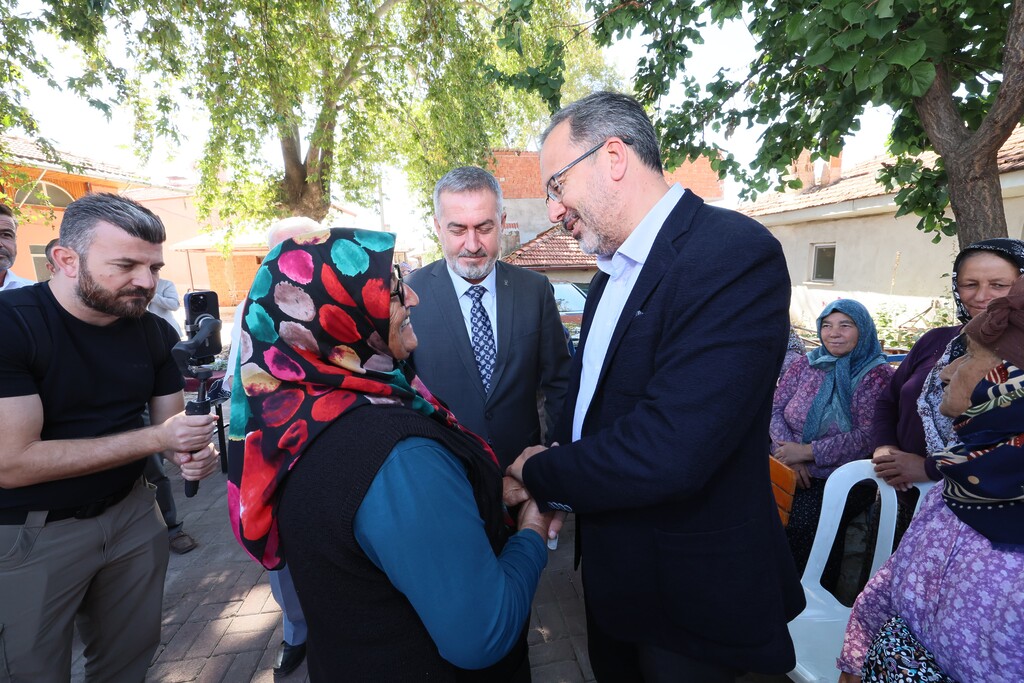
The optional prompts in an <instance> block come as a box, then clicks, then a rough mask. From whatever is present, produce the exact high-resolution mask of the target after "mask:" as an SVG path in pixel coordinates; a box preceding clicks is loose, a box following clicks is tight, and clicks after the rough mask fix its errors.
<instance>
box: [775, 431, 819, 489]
mask: <svg viewBox="0 0 1024 683" xmlns="http://www.w3.org/2000/svg"><path fill="white" fill-rule="evenodd" d="M772 457H773V458H775V459H776V460H778V461H779V462H781V463H782V464H783V465H786V466H787V467H789V468H790V469H791V470H793V471H794V472H796V486H797V488H801V489H805V488H808V487H809V486H810V485H811V473H810V471H809V470H808V469H807V463H809V462H814V450H813V448H812V446H811V444H809V443H796V442H794V441H778V442H776V445H775V452H774V453H772Z"/></svg>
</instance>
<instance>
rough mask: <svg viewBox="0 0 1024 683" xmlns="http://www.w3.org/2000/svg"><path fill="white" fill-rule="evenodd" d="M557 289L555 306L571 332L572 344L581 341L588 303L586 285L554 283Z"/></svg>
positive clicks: (552, 284) (553, 285)
mask: <svg viewBox="0 0 1024 683" xmlns="http://www.w3.org/2000/svg"><path fill="white" fill-rule="evenodd" d="M551 286H552V287H554V288H555V304H556V305H557V306H558V313H559V315H560V316H561V318H562V324H563V325H565V327H566V329H567V330H569V337H570V338H571V339H572V343H573V344H574V345H575V344H578V343H579V341H580V324H581V323H582V322H583V307H584V306H585V305H586V303H587V292H586V290H585V289H584V287H585V286H586V285H581V284H577V283H575V282H552V283H551Z"/></svg>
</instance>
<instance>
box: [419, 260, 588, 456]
mask: <svg viewBox="0 0 1024 683" xmlns="http://www.w3.org/2000/svg"><path fill="white" fill-rule="evenodd" d="M495 271H496V273H495V274H496V276H497V277H496V288H497V291H496V292H495V296H496V297H497V312H498V321H497V328H498V338H497V342H498V357H497V359H496V362H495V367H494V373H493V375H492V377H491V390H490V392H487V393H485V392H484V385H483V382H481V381H480V371H479V370H478V369H477V365H476V358H475V356H474V355H473V346H472V343H471V342H470V339H469V333H468V332H467V331H466V323H465V322H464V318H463V315H462V309H461V308H460V306H459V301H458V297H457V296H456V294H455V287H454V286H453V285H452V280H451V276H450V275H449V274H448V269H447V266H446V264H445V262H444V260H443V259H442V260H440V261H435V262H434V263H431V264H430V265H428V266H424V267H423V268H421V269H419V270H417V271H415V272H413V273H410V274H409V276H408V277H407V278H406V279H405V281H406V282H408V283H409V285H410V286H411V287H412V288H413V290H414V291H415V292H416V294H417V295H419V298H420V302H419V305H417V306H416V307H415V308H413V309H412V310H411V312H410V316H411V318H412V327H413V330H414V331H415V332H416V337H417V338H418V340H419V345H418V346H417V348H416V351H414V352H413V355H412V360H413V364H414V367H415V368H416V373H417V374H418V375H419V377H420V379H422V380H423V383H424V384H426V385H427V388H428V389H430V391H431V392H432V393H434V394H435V395H436V396H437V397H438V398H440V399H441V400H442V401H444V402H445V403H446V404H447V405H448V407H449V408H450V409H451V411H452V412H453V413H454V414H455V417H456V418H457V419H458V420H459V422H461V423H462V424H463V425H464V426H465V427H466V428H468V429H469V430H471V431H473V432H475V433H477V434H479V435H480V436H481V437H483V438H484V440H485V441H487V443H489V444H490V445H491V448H493V449H494V452H495V454H496V455H497V456H498V462H499V463H500V464H501V467H502V469H504V468H505V467H507V466H508V465H510V464H512V461H514V460H515V459H516V457H518V456H519V454H520V453H521V452H522V450H523V449H524V448H526V447H528V446H534V445H536V444H538V443H540V441H541V425H540V416H539V410H538V401H539V400H541V398H542V400H543V405H544V412H545V414H546V417H547V421H548V424H547V429H546V435H547V437H548V439H549V440H550V437H551V433H552V431H553V428H554V425H555V423H556V422H557V421H558V418H559V416H560V415H561V411H562V404H563V403H564V401H565V390H566V386H567V384H568V375H569V361H570V359H569V349H568V346H567V344H566V339H565V333H564V331H563V330H562V322H561V319H560V318H559V316H558V308H557V307H556V306H555V298H554V294H553V293H552V289H551V283H549V282H548V280H547V278H546V277H544V276H543V275H541V274H540V273H535V272H533V271H529V270H525V269H523V268H519V267H517V266H512V265H509V264H507V263H503V262H501V261H498V262H497V263H495ZM539 397H540V398H539Z"/></svg>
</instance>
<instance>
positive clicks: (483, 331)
mask: <svg viewBox="0 0 1024 683" xmlns="http://www.w3.org/2000/svg"><path fill="white" fill-rule="evenodd" d="M486 291H487V290H486V289H485V288H484V287H482V286H480V285H473V286H472V287H470V288H469V289H468V290H467V291H466V293H467V294H468V295H469V298H470V299H472V300H473V307H472V308H471V309H470V312H469V322H470V327H471V328H472V330H473V339H472V341H473V355H474V356H476V367H477V369H478V370H479V371H480V381H481V382H483V384H484V391H485V392H487V391H490V390H491V374H492V373H493V372H494V356H495V349H494V332H493V329H492V328H491V319H490V317H489V316H488V315H487V310H486V309H485V308H484V305H483V303H482V302H481V301H480V299H481V298H482V297H483V295H484V292H486Z"/></svg>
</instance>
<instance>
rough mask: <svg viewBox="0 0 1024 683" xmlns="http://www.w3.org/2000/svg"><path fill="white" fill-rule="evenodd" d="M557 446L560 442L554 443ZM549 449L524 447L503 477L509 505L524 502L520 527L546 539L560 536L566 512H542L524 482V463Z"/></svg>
mask: <svg viewBox="0 0 1024 683" xmlns="http://www.w3.org/2000/svg"><path fill="white" fill-rule="evenodd" d="M552 445H554V446H557V445H558V444H557V443H556V444H552ZM546 450H547V446H530V447H529V448H526V449H523V452H522V453H520V454H519V457H518V458H516V460H515V462H513V463H512V464H511V465H509V466H508V469H507V470H505V477H504V479H502V500H503V501H504V502H505V505H506V506H508V507H514V506H516V505H520V504H522V507H521V508H520V509H519V528H520V529H533V530H534V531H536V532H537V533H538V534H540V537H541V538H543V539H544V540H549V539H554V538H557V537H558V532H559V531H561V530H562V523H563V522H564V521H565V513H564V512H560V511H556V512H546V513H542V512H541V511H540V508H538V507H537V502H536V501H535V500H534V499H533V496H531V495H530V492H529V491H528V490H527V489H526V486H525V485H524V484H523V465H525V464H526V461H527V460H529V459H530V458H532V457H533V456H535V455H537V454H538V453H541V452H543V451H546Z"/></svg>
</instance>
